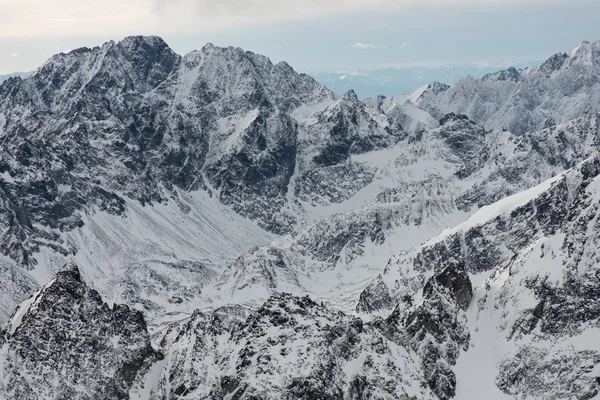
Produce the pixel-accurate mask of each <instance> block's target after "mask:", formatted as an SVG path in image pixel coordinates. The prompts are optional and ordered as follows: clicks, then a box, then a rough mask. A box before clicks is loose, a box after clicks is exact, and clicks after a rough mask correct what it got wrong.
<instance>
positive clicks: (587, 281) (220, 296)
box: [0, 37, 600, 399]
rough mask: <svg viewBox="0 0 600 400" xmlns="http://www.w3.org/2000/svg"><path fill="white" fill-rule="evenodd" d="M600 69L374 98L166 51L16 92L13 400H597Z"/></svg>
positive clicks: (558, 68) (580, 60)
mask: <svg viewBox="0 0 600 400" xmlns="http://www.w3.org/2000/svg"><path fill="white" fill-rule="evenodd" d="M598 54H600V42H595V43H593V44H590V43H585V42H584V43H582V44H581V45H580V46H579V47H578V48H577V49H575V50H573V51H572V52H570V53H569V54H558V55H556V56H553V57H552V58H551V59H549V60H548V61H546V62H545V63H544V64H542V65H541V66H540V67H531V68H528V69H525V70H516V69H508V70H505V71H500V72H498V73H495V74H492V75H487V76H485V77H483V78H481V79H474V78H471V77H467V78H464V79H462V80H460V81H459V82H457V83H456V84H455V85H454V86H452V87H449V86H447V85H444V84H441V83H437V82H433V83H431V84H428V85H426V86H424V87H422V88H421V89H419V90H417V91H415V92H411V93H407V94H405V95H402V96H397V97H391V98H386V97H384V96H378V97H375V98H371V99H368V100H366V101H364V102H363V101H360V100H359V99H358V98H357V95H356V94H355V93H354V92H352V91H349V92H347V93H345V94H344V95H343V96H337V95H335V94H334V93H333V92H331V91H330V90H328V89H327V88H325V87H324V86H322V85H320V84H318V83H317V82H316V81H315V80H313V79H312V78H310V77H309V76H307V75H304V74H298V73H296V72H295V71H294V70H293V69H292V67H290V66H289V65H288V64H286V63H279V64H273V63H271V61H270V60H269V59H268V58H266V57H263V56H260V55H257V54H254V53H251V52H247V51H244V50H242V49H239V48H233V47H229V48H219V47H215V46H213V45H211V44H208V45H206V46H204V47H203V48H202V49H199V50H196V51H193V52H191V53H189V54H187V55H185V56H180V55H178V54H176V53H174V52H173V51H172V50H171V49H170V48H169V47H168V45H167V44H166V43H165V42H164V41H162V39H160V38H158V37H128V38H126V39H124V40H122V41H120V42H118V43H115V42H108V43H106V44H104V45H103V46H101V47H95V48H92V49H88V48H83V49H77V50H73V51H71V52H69V53H68V54H63V53H61V54H58V55H56V56H54V57H52V58H51V59H50V60H48V61H47V62H46V63H45V64H44V65H43V66H41V67H40V68H39V69H38V70H37V71H35V72H34V73H33V74H32V75H31V76H30V77H27V78H24V79H23V78H20V77H15V78H11V79H9V80H7V81H6V82H4V83H3V84H2V85H0V140H1V142H2V147H1V148H0V202H1V204H2V206H1V207H0V228H1V229H0V251H1V253H2V255H1V256H0V271H1V273H0V282H1V283H2V285H0V321H2V323H4V328H3V329H2V330H0V349H1V350H0V377H1V379H0V397H2V396H4V397H6V398H9V399H12V398H30V397H31V398H33V397H32V396H36V395H37V396H41V398H52V399H54V398H56V399H58V398H77V399H86V398H99V397H102V398H132V399H175V398H182V399H183V398H188V399H206V398H211V399H233V398H236V399H242V398H247V399H282V398H290V399H292V398H294V399H314V398H323V399H367V398H380V399H422V398H423V399H427V398H432V399H433V398H439V399H449V398H453V397H455V398H459V399H480V398H482V396H483V394H485V397H486V398H490V399H496V398H511V397H516V398H526V397H527V396H530V397H532V398H548V399H557V398H592V397H593V396H595V395H596V394H598V393H599V391H600V387H599V384H598V382H599V381H598V377H599V376H600V375H599V374H600V373H599V372H598V371H600V353H599V352H600V349H598V348H597V345H596V344H595V342H594V341H593V340H592V339H591V338H593V335H594V334H595V329H597V325H598V321H599V320H598V318H599V317H600V313H599V311H598V310H600V309H599V308H598V307H596V306H595V303H596V302H597V301H598V298H600V297H599V294H600V291H599V290H598V287H597V283H598V282H597V281H598V280H597V279H596V278H597V277H596V272H597V271H596V269H597V268H596V264H597V260H596V257H595V256H594V254H595V253H594V251H595V250H594V244H595V239H594V235H595V233H594V232H595V230H594V229H595V228H594V224H595V221H596V219H597V209H598V204H599V203H598V199H597V196H596V194H595V193H596V189H597V188H596V186H597V181H598V179H600V178H598V173H599V172H598V171H600V168H599V167H598V165H599V162H598V149H599V146H600V140H599V139H600V114H598V112H599V111H600V110H598V109H597V106H598V96H597V89H598V82H600V80H599V77H600V66H599V64H600V57H599V56H598ZM15 310H16V311H15ZM552 346H555V348H557V349H559V351H558V352H550V351H549V349H550V347H552ZM72 352H75V354H71V353H72ZM28 396H29V397H28Z"/></svg>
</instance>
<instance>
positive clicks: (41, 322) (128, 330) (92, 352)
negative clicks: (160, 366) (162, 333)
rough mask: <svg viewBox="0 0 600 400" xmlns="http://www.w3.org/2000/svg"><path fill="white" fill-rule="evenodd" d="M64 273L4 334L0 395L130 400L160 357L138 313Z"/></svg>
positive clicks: (28, 304)
mask: <svg viewBox="0 0 600 400" xmlns="http://www.w3.org/2000/svg"><path fill="white" fill-rule="evenodd" d="M67 268H68V269H66V270H65V271H63V272H60V273H59V274H58V275H57V276H56V279H54V280H53V281H52V282H51V283H49V284H48V285H46V286H44V287H43V288H42V289H41V290H40V291H39V292H38V293H37V294H36V295H35V296H34V297H33V298H31V299H30V300H29V301H28V302H26V303H24V304H23V305H22V307H23V308H22V309H19V310H18V311H17V313H16V314H15V316H14V317H13V318H12V320H11V321H10V322H9V324H8V325H7V328H6V331H5V332H3V334H2V336H3V343H4V344H3V347H2V353H1V354H0V359H2V362H1V363H0V365H3V368H4V369H3V371H1V373H2V375H3V376H4V383H5V386H3V387H2V386H0V393H1V394H2V395H1V396H0V397H4V398H14V399H16V398H37V397H36V396H40V397H43V398H74V399H93V398H100V397H101V398H111V399H125V398H129V394H128V393H129V390H130V389H131V387H132V386H133V384H134V383H135V382H136V381H139V380H140V379H141V378H142V377H143V375H144V374H145V373H146V372H147V367H148V366H149V365H150V364H151V363H153V362H154V361H156V360H157V358H159V356H160V355H159V353H157V352H156V351H155V350H154V349H153V348H152V346H151V345H150V337H149V334H148V332H147V330H146V323H145V321H144V317H143V316H142V314H141V313H140V312H139V311H133V310H131V309H129V307H127V306H124V305H118V304H117V305H115V306H114V307H112V308H110V307H109V306H108V305H107V304H106V303H103V302H102V299H101V298H100V296H99V295H98V293H97V292H96V291H94V290H92V289H90V288H88V287H87V286H86V285H85V283H84V282H83V281H82V280H81V276H80V274H79V271H78V269H77V267H75V266H68V267H67Z"/></svg>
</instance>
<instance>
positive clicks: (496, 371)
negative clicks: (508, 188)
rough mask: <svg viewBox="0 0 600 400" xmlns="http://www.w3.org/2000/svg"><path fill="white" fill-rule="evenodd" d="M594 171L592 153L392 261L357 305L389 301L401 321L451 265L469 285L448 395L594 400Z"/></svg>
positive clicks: (597, 167) (597, 312) (598, 356)
mask: <svg viewBox="0 0 600 400" xmlns="http://www.w3.org/2000/svg"><path fill="white" fill-rule="evenodd" d="M599 173H600V161H599V159H598V156H594V157H592V158H590V159H588V160H586V161H584V162H583V163H582V164H580V165H578V166H577V167H575V168H573V169H571V170H569V171H567V172H565V173H563V174H561V175H559V176H557V177H555V178H552V179H550V180H548V181H546V182H544V183H542V184H541V185H539V186H536V187H534V188H532V189H529V190H527V191H525V192H522V193H518V194H515V195H513V196H510V197H507V198H505V199H502V200H500V201H499V202H497V203H494V204H492V205H490V206H487V207H483V208H482V209H480V210H479V211H478V212H476V213H475V214H474V215H472V216H471V217H470V218H469V219H467V221H465V222H464V223H462V224H460V225H458V226H456V227H454V228H452V229H448V230H446V231H444V232H442V234H441V235H439V236H437V237H435V238H433V239H431V240H429V241H428V242H426V243H425V244H423V245H421V246H418V247H415V248H413V249H410V250H407V251H405V252H402V253H401V254H399V255H397V256H395V257H393V258H392V259H391V260H390V262H389V263H388V265H387V266H386V270H385V273H384V274H383V277H382V278H378V279H377V280H376V281H374V285H372V286H371V287H370V289H369V291H367V292H365V293H364V295H363V297H362V298H361V309H362V310H365V311H369V310H368V308H369V306H371V309H373V308H378V309H381V308H382V307H383V308H386V307H394V304H397V305H396V306H395V307H396V309H395V311H394V313H396V314H398V315H399V316H403V317H398V318H404V321H406V322H405V325H406V324H407V323H410V318H411V317H410V315H412V314H411V313H414V310H415V308H418V307H421V304H423V302H425V301H426V298H427V293H428V289H427V285H426V284H425V283H426V282H427V280H428V279H429V277H430V276H431V275H432V274H436V273H439V271H443V270H444V269H445V268H447V266H448V265H449V264H456V265H458V266H460V268H461V269H464V271H466V272H467V273H468V275H469V277H470V280H471V282H472V283H473V299H472V300H471V301H470V302H468V307H467V308H466V313H465V314H464V321H463V322H462V323H461V324H462V325H461V326H463V327H464V329H467V331H468V336H469V338H470V339H469V340H468V343H469V344H468V346H466V347H465V348H464V350H465V352H464V353H463V352H461V354H460V356H458V357H457V360H456V364H455V365H454V366H452V368H451V369H452V371H453V373H454V374H455V375H456V382H457V384H456V398H460V399H471V398H472V399H476V398H480V395H481V393H486V398H490V399H496V398H497V399H503V398H511V397H510V396H517V397H521V396H523V397H526V396H531V397H532V398H540V399H554V398H573V397H574V398H592V397H593V396H595V395H597V394H598V393H599V391H600V386H599V384H598V379H597V376H598V373H597V372H595V371H598V370H599V368H600V347H599V346H598V343H596V342H595V341H593V340H591V338H592V337H593V336H594V335H595V334H596V332H597V329H598V323H599V321H600V320H599V318H600V309H599V308H598V293H599V292H598V290H599V288H600V286H599V285H600V281H599V280H598V276H597V275H598V263H597V260H596V257H595V254H596V244H597V239H598V238H597V236H598V232H599V231H598V229H597V228H598V227H597V219H598V206H599V204H600V203H599V201H600V197H599V193H600V178H599V177H598V176H599ZM381 282H385V283H386V284H385V285H382V284H381ZM382 298H385V299H389V303H388V304H387V305H386V304H385V302H383V304H382V301H381V299H382ZM392 299H396V300H392ZM446 309H447V307H444V308H443V310H446ZM453 309H454V308H453V307H450V308H449V310H453ZM444 312H446V311H444ZM437 323H439V324H442V326H445V325H444V324H445V323H446V322H444V321H443V320H440V321H439V322H437ZM455 342H456V343H457V344H458V345H461V344H463V343H464V342H463V341H462V340H460V341H456V340H455Z"/></svg>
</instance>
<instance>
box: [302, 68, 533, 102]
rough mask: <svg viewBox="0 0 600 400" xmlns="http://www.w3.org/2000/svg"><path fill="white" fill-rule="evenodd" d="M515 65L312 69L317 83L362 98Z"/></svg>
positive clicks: (476, 76)
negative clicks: (348, 69) (349, 91)
mask: <svg viewBox="0 0 600 400" xmlns="http://www.w3.org/2000/svg"><path fill="white" fill-rule="evenodd" d="M537 64H541V63H540V62H528V63H520V64H515V65H514V67H515V68H517V69H521V68H526V67H528V66H531V65H537ZM509 66H513V65H493V66H481V65H477V64H464V65H459V64H448V65H440V66H436V67H419V66H415V67H406V68H382V69H361V70H354V71H313V72H309V75H311V76H312V77H313V78H315V80H317V82H319V83H321V84H322V85H325V86H327V87H328V88H329V89H330V90H332V91H334V92H335V93H338V94H342V93H346V92H347V91H348V90H354V91H355V92H356V94H357V95H358V97H359V98H360V99H365V98H367V97H373V96H377V95H380V94H382V95H384V96H386V97H390V96H397V95H400V94H402V93H407V92H410V91H413V90H416V89H417V88H419V87H421V86H423V85H426V84H428V83H430V82H434V81H435V82H440V83H444V84H446V85H450V86H452V85H453V84H454V83H456V82H457V81H458V80H459V79H460V78H463V77H465V76H468V75H471V76H472V77H473V78H482V77H483V76H484V75H486V74H490V73H494V72H498V71H500V70H503V69H506V68H508V67H509Z"/></svg>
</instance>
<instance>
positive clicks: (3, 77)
mask: <svg viewBox="0 0 600 400" xmlns="http://www.w3.org/2000/svg"><path fill="white" fill-rule="evenodd" d="M32 73H33V71H30V72H13V73H12V74H6V75H0V83H2V82H4V81H6V80H9V79H10V78H15V77H19V78H27V77H28V76H29V75H31V74H32Z"/></svg>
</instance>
